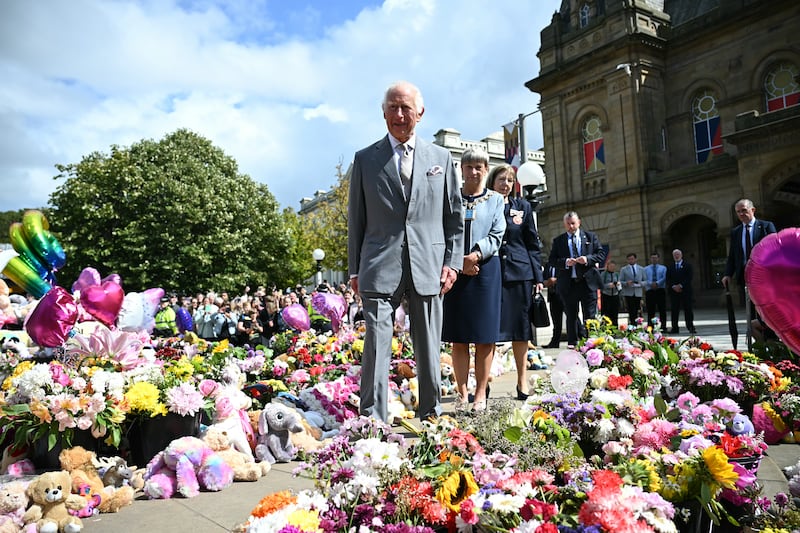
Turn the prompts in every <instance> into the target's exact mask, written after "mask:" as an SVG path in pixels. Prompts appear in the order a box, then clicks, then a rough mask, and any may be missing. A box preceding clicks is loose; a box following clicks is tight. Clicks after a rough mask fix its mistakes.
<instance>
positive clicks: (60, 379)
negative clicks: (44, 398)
mask: <svg viewBox="0 0 800 533" xmlns="http://www.w3.org/2000/svg"><path fill="white" fill-rule="evenodd" d="M50 376H51V377H52V378H53V381H54V382H56V383H58V384H59V385H61V386H64V387H66V386H67V385H69V383H70V379H69V375H67V373H66V372H65V371H64V367H63V366H61V365H60V364H58V363H55V362H54V363H50Z"/></svg>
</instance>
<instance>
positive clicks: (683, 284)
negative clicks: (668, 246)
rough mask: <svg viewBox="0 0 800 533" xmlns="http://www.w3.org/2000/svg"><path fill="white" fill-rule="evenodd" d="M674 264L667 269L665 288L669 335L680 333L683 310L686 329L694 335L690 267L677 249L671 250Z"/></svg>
mask: <svg viewBox="0 0 800 533" xmlns="http://www.w3.org/2000/svg"><path fill="white" fill-rule="evenodd" d="M672 258H673V259H674V260H675V262H674V263H673V264H671V265H669V266H668V267H667V287H668V288H669V301H670V307H671V311H672V329H670V330H669V332H670V333H680V329H679V328H678V319H679V318H680V315H681V309H683V314H684V320H685V322H686V328H687V329H688V330H689V333H691V334H692V335H696V334H697V331H696V330H695V329H694V310H693V308H692V265H690V264H689V263H687V262H686V261H684V260H683V252H682V251H680V250H678V249H677V248H676V249H674V250H672Z"/></svg>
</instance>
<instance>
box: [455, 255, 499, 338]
mask: <svg viewBox="0 0 800 533" xmlns="http://www.w3.org/2000/svg"><path fill="white" fill-rule="evenodd" d="M501 279H502V278H501V274H500V258H499V257H497V256H496V255H495V256H492V257H491V258H490V259H489V260H487V261H486V262H485V263H483V264H482V265H481V270H480V273H479V274H478V275H477V276H465V275H463V274H460V275H459V276H458V279H457V280H456V283H455V285H453V288H452V289H451V290H450V291H449V292H448V293H447V294H445V295H444V317H443V326H442V341H444V342H459V343H478V344H494V343H496V342H497V337H498V333H499V331H500V287H501Z"/></svg>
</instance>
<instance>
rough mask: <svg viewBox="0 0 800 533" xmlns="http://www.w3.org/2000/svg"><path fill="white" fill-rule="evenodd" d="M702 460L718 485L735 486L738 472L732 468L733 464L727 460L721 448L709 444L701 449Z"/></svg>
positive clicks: (727, 487)
mask: <svg viewBox="0 0 800 533" xmlns="http://www.w3.org/2000/svg"><path fill="white" fill-rule="evenodd" d="M703 461H705V463H706V466H707V467H708V471H709V472H711V475H712V476H713V477H714V481H716V482H717V483H718V484H719V486H720V487H722V488H725V489H732V488H733V487H735V486H736V481H737V480H738V479H739V474H737V473H736V472H735V471H734V470H733V465H732V464H731V463H730V462H729V461H728V456H727V455H725V452H723V451H722V448H718V447H716V446H709V447H708V448H706V449H705V450H703Z"/></svg>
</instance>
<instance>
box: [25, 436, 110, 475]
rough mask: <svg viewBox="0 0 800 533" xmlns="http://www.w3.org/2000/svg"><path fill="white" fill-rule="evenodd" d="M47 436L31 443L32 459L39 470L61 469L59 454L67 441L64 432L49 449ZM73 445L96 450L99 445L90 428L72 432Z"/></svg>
mask: <svg viewBox="0 0 800 533" xmlns="http://www.w3.org/2000/svg"><path fill="white" fill-rule="evenodd" d="M47 441H48V439H47V437H44V438H41V439H38V440H36V441H34V442H33V444H31V450H30V459H31V461H33V465H34V466H35V467H36V470H37V471H43V470H61V462H60V461H59V460H58V455H59V454H60V453H61V450H63V449H64V447H65V443H64V438H63V435H62V434H59V435H58V436H57V437H56V444H55V446H53V447H52V448H51V449H49V450H48V449H47V444H48V442H47ZM71 446H83V447H84V448H86V449H87V450H89V451H92V452H96V451H97V447H98V442H97V439H96V438H94V437H93V436H92V432H91V431H89V430H81V429H76V430H74V432H73V433H72V442H71Z"/></svg>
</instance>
